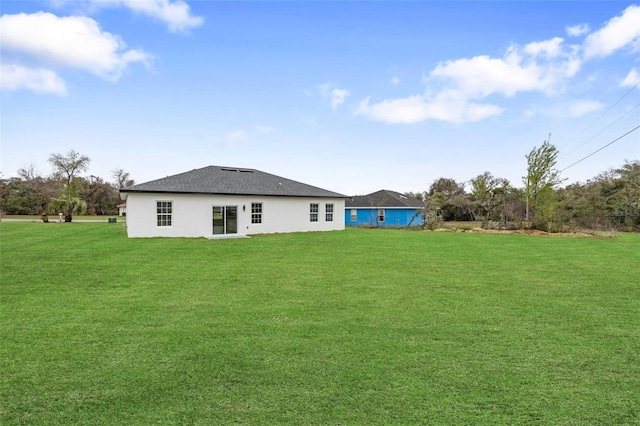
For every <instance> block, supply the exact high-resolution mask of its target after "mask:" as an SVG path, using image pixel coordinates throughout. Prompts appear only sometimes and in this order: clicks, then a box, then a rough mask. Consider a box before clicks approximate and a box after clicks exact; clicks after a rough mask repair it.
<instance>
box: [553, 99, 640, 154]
mask: <svg viewBox="0 0 640 426" xmlns="http://www.w3.org/2000/svg"><path fill="white" fill-rule="evenodd" d="M638 107H640V104H637V105H636V106H634V107H633V108H631V109H630V110H629V111H627V112H625V113H624V114H622V115H621V116H620V117H618V118H617V119H615V120H614V121H612V122H611V123H609V125H608V126H606V127H605V128H603V129H602V130H600V131H599V132H598V133H596V134H595V135H593V136H591V137H590V138H589V139H587V140H586V141H584V142H582V143H581V144H580V145H578V146H577V147H575V148H574V149H572V150H571V151H569V152H567V153H566V154H565V155H569V154H571V153H573V152H576V151H577V150H578V148H580V147H582V146H583V145H584V144H586V143H587V142H589V141H590V140H592V139H593V138H595V137H596V136H598V135H600V134H601V133H602V132H604V131H605V130H607V129H608V128H609V127H611V126H613V125H614V124H616V123H617V122H618V121H620V120H622V119H623V118H624V117H626V116H627V115H629V114H631V112H633V110H634V109H636V108H638Z"/></svg>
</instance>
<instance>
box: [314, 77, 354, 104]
mask: <svg viewBox="0 0 640 426" xmlns="http://www.w3.org/2000/svg"><path fill="white" fill-rule="evenodd" d="M316 89H317V90H318V93H319V94H320V96H321V97H322V98H323V99H327V100H329V103H330V104H331V109H333V110H334V111H335V110H336V109H337V108H338V107H339V106H340V105H342V104H343V103H344V100H345V98H346V97H347V96H349V95H350V94H351V93H349V91H348V90H347V89H339V88H338V87H336V86H335V85H334V84H333V83H331V82H327V83H322V84H318V85H317V86H316ZM305 94H307V95H308V93H307V91H305Z"/></svg>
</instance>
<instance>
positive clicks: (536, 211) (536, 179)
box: [523, 134, 564, 230]
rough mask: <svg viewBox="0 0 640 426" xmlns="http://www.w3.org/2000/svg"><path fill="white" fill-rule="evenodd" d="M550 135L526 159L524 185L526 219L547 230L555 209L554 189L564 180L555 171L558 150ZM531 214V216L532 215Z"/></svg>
mask: <svg viewBox="0 0 640 426" xmlns="http://www.w3.org/2000/svg"><path fill="white" fill-rule="evenodd" d="M550 140H551V134H549V137H548V139H547V140H545V141H544V142H543V143H542V145H541V146H540V147H539V148H537V147H534V148H533V149H532V150H531V152H529V154H527V155H525V158H526V159H527V175H526V176H525V177H523V181H524V184H525V202H526V217H525V220H527V221H528V222H529V221H531V222H532V223H533V225H534V227H537V228H542V229H545V230H549V227H550V225H551V221H552V218H553V213H554V209H555V194H554V189H555V188H556V186H558V185H559V184H560V183H561V182H562V181H563V180H564V179H562V178H561V177H560V172H559V171H558V170H557V169H556V162H557V159H558V149H557V148H556V147H555V146H553V145H552V144H551V143H550ZM532 213H533V215H532Z"/></svg>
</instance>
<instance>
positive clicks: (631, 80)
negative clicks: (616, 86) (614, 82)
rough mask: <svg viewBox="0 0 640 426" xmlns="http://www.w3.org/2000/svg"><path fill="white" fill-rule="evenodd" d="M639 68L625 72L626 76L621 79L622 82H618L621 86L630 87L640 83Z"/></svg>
mask: <svg viewBox="0 0 640 426" xmlns="http://www.w3.org/2000/svg"><path fill="white" fill-rule="evenodd" d="M639 69H640V68H634V69H632V70H631V71H629V74H627V76H626V77H625V78H624V80H623V81H622V83H620V85H621V86H622V87H632V86H635V85H636V84H639V83H640V72H639V71H638V70H639Z"/></svg>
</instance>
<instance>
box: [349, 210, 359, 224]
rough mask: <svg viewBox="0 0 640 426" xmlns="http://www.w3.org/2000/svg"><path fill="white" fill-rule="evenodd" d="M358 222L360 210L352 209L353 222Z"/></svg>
mask: <svg viewBox="0 0 640 426" xmlns="http://www.w3.org/2000/svg"><path fill="white" fill-rule="evenodd" d="M357 220H358V210H356V209H351V222H356V221H357Z"/></svg>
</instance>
